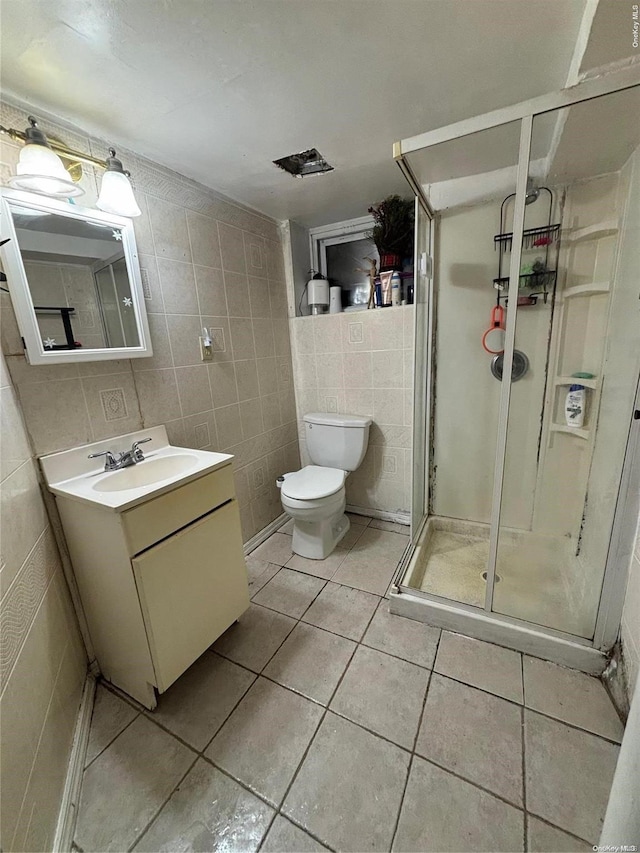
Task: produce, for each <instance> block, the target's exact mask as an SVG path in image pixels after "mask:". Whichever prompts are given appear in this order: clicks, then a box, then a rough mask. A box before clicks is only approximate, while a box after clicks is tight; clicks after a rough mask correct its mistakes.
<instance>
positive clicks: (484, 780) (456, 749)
mask: <svg viewBox="0 0 640 853" xmlns="http://www.w3.org/2000/svg"><path fill="white" fill-rule="evenodd" d="M416 752H418V753H419V754H420V755H422V756H423V757H424V758H428V759H429V760H430V761H434V762H435V763H436V764H439V765H441V766H442V767H445V768H446V769H447V770H451V771H453V772H454V773H457V774H458V775H460V776H464V778H465V779H468V780H469V781H470V782H475V783H476V784H477V785H481V786H482V787H483V788H487V789H488V790H490V791H492V792H493V793H494V794H498V796H500V797H504V799H505V800H509V801H510V802H512V803H514V805H516V806H519V807H521V806H522V708H521V707H520V706H518V705H514V704H512V703H511V702H507V701H506V700H505V699H500V698H499V697H498V696H492V695H491V694H490V693H485V692H484V691H483V690H476V688H475V687H468V686H467V685H466V684H460V683H459V682H457V681H452V680H451V679H450V678H444V677H443V676H441V675H438V674H437V673H435V672H434V674H433V676H432V678H431V683H430V684H429V693H428V695H427V702H426V705H425V708H424V714H423V717H422V722H421V724H420V733H419V734H418V741H417V743H416Z"/></svg>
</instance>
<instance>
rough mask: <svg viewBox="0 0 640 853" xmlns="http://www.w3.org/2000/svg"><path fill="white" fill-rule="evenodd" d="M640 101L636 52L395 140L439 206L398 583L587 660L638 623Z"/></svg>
mask: <svg viewBox="0 0 640 853" xmlns="http://www.w3.org/2000/svg"><path fill="white" fill-rule="evenodd" d="M614 78H615V79H614ZM639 117H640V73H639V71H638V69H632V68H629V69H622V70H620V71H618V72H615V74H614V75H611V76H610V78H609V79H606V78H598V79H593V80H588V81H585V82H583V83H580V84H578V85H577V86H576V87H574V88H573V89H570V90H565V91H563V92H559V93H552V94H550V95H548V96H543V97H542V98H538V99H536V100H534V101H530V102H526V103H524V104H519V105H515V106H514V107H512V108H507V109H505V110H500V111H497V112H496V113H494V114H489V115H487V116H479V117H477V118H474V119H469V120H468V121H463V122H460V123H459V124H458V125H451V126H449V127H446V128H441V129H439V130H436V131H431V132H429V133H426V134H423V135H421V136H417V137H413V138H412V139H410V140H404V141H403V142H402V143H398V144H397V146H396V149H395V156H396V160H397V161H398V162H399V165H400V166H401V168H402V169H403V171H404V173H405V176H406V177H407V179H408V181H409V183H410V184H411V186H412V187H413V189H414V191H415V192H416V195H418V196H420V197H421V198H422V199H424V201H425V207H426V209H428V210H431V211H433V220H432V222H431V226H430V231H431V243H432V249H431V252H430V254H431V257H432V259H433V270H434V273H433V281H432V282H429V284H428V286H426V285H425V287H424V289H423V291H422V294H423V295H424V294H427V303H426V305H424V306H421V305H420V302H419V297H420V294H419V292H418V290H417V292H416V302H417V304H416V338H415V362H414V370H415V377H414V394H415V400H414V455H413V462H414V465H413V477H414V483H413V486H414V488H413V512H412V523H413V525H414V527H413V531H412V532H413V537H414V545H415V547H414V549H413V551H412V553H411V555H410V557H409V558H408V560H407V562H406V564H405V565H406V570H405V569H404V567H403V574H402V577H401V578H400V579H399V581H398V592H397V593H394V594H395V595H397V596H398V600H401V599H402V595H403V594H405V593H407V594H410V596H412V598H411V601H410V603H409V604H408V607H409V610H408V611H407V614H408V615H412V616H413V618H421V617H420V616H418V615H416V614H417V613H418V610H416V609H415V602H424V604H425V605H427V606H428V607H429V608H430V609H429V611H428V612H429V614H430V615H429V616H428V617H425V618H426V621H431V620H435V624H442V625H445V626H451V625H453V627H454V630H464V626H465V625H467V626H475V627H474V629H473V631H471V633H474V631H475V632H476V633H475V635H476V636H480V635H482V633H483V632H484V636H485V637H489V638H495V637H497V636H502V637H503V638H505V642H506V634H504V635H498V634H496V633H495V632H496V631H497V630H498V626H499V628H500V630H505V629H506V630H507V633H508V634H509V638H510V640H511V641H513V642H514V643H517V642H520V643H521V645H522V646H523V647H526V648H530V647H531V646H530V645H528V644H530V643H531V642H535V643H543V644H545V643H546V644H547V645H546V646H545V649H546V650H547V651H548V650H549V649H550V648H551V646H553V647H554V648H557V649H561V651H560V652H559V659H561V660H562V661H563V662H568V661H574V662H576V665H578V666H582V665H585V667H587V668H588V666H589V665H591V663H585V662H586V661H592V660H595V658H591V657H589V655H590V654H591V653H593V652H594V649H593V648H589V647H590V646H591V647H593V646H595V647H596V648H608V647H610V646H611V645H612V643H613V641H614V640H615V631H616V630H617V627H618V625H619V616H620V613H617V615H616V613H615V612H612V607H613V611H615V609H616V607H618V605H620V607H621V604H620V602H621V600H622V595H623V592H621V590H623V586H624V571H622V570H621V569H620V567H619V566H618V567H616V566H614V565H613V562H612V561H613V559H614V556H615V554H616V553H620V552H621V550H622V551H623V552H624V548H626V547H627V546H626V545H625V546H624V547H622V544H620V543H617V541H613V539H612V537H613V531H614V530H616V529H618V528H620V522H619V520H618V516H617V515H616V513H617V512H618V511H619V510H620V503H621V499H619V489H620V484H621V481H623V480H624V477H623V471H624V466H625V464H626V461H625V460H628V458H629V455H630V451H628V447H632V446H635V445H634V442H635V443H637V439H636V437H635V436H636V435H637V433H638V432H639V430H638V428H637V422H634V421H633V420H632V417H633V406H634V394H635V390H636V387H637V383H638V376H639V373H640V318H639V316H638V288H637V270H638V268H640V256H639V251H640V250H639V247H640V120H639ZM596 131H597V132H596ZM419 318H422V319H419ZM425 322H426V330H425V328H424V326H423V323H425ZM514 371H515V372H514ZM576 374H577V375H576ZM575 386H579V387H578V388H575ZM569 391H571V392H572V393H574V394H575V393H577V394H578V399H579V400H581V401H582V402H581V404H580V406H578V408H582V410H583V411H584V420H583V421H582V422H578V423H576V422H574V421H573V420H572V418H573V415H572V414H571V412H572V411H575V408H576V405H575V398H572V400H573V401H574V402H573V403H572V404H571V406H573V408H571V406H570V407H569V408H570V411H569V412H567V411H566V406H565V403H566V400H567V394H568V392H569ZM633 423H635V424H636V428H635V432H630V430H631V426H632V424H633ZM425 519H426V522H425V521H424V520H425ZM627 526H628V525H627ZM626 535H627V534H626V532H625V536H626ZM627 538H628V537H627ZM616 549H617V550H616ZM406 598H407V600H408V596H407V597H406ZM603 601H604V602H605V603H606V606H603V603H602V602H603ZM612 601H614V602H615V605H613V606H611V605H610V602H612ZM452 605H453V607H452ZM618 609H620V608H619V607H618ZM394 612H401V610H400V609H399V608H398V609H397V610H395V611H394ZM453 614H456V615H455V616H454V615H453ZM465 614H466V616H465ZM458 616H459V617H460V621H456V620H457V619H458ZM472 617H473V618H472ZM483 620H484V621H483ZM616 620H617V622H616ZM479 625H485V627H484V628H482V629H479V628H478V626H479ZM478 632H479V633H478ZM533 636H535V638H536V639H535V641H532V639H531V638H532V637H533ZM518 637H519V638H520V639H519V640H517V638H518ZM498 641H499V640H498ZM549 643H551V646H550V645H549ZM507 644H508V643H507ZM536 648H540V646H536ZM567 650H568V651H567ZM549 653H550V652H549Z"/></svg>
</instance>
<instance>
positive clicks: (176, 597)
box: [131, 500, 249, 692]
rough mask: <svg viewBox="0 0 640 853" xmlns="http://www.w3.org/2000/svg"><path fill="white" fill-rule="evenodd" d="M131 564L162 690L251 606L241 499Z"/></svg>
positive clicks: (203, 519) (161, 543) (192, 525)
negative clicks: (241, 523) (240, 506)
mask: <svg viewBox="0 0 640 853" xmlns="http://www.w3.org/2000/svg"><path fill="white" fill-rule="evenodd" d="M131 562H132V565H133V571H134V574H135V577H136V583H137V586H138V595H139V596H140V604H141V607H142V615H143V617H144V621H145V627H146V630H147V637H148V639H149V648H150V649H151V659H152V661H153V668H154V671H155V674H156V681H157V684H156V686H157V687H158V690H160V692H162V691H164V690H166V689H167V688H168V687H169V685H170V684H172V683H173V682H174V681H175V680H176V678H178V677H179V676H180V675H182V673H183V672H184V671H185V670H186V669H187V668H188V667H189V666H191V664H192V663H193V662H194V661H195V660H196V659H197V658H198V657H200V655H201V654H202V653H203V652H204V651H205V649H207V648H208V647H209V646H210V645H211V644H212V643H213V642H214V641H215V640H217V638H218V637H219V636H220V634H222V633H223V632H224V631H225V630H226V629H227V628H228V627H229V625H231V624H232V622H234V621H235V620H236V619H238V618H239V616H240V615H241V614H242V613H244V611H245V610H246V609H247V607H248V606H249V589H248V583H247V570H246V566H245V562H244V555H243V551H242V535H241V532H240V513H239V512H238V504H237V501H235V500H234V501H231V502H230V503H228V504H225V505H224V506H223V507H220V509H217V510H215V512H212V513H211V514H210V515H207V516H205V517H204V518H202V519H200V521H196V522H195V523H194V524H191V525H190V526H189V527H186V528H185V529H184V530H181V531H180V532H179V533H176V534H175V535H174V536H171V537H169V539H165V540H164V542H160V543H159V544H158V545H156V546H154V547H153V548H150V549H149V550H148V551H145V553H144V554H140V556H138V557H135V558H134V559H133V560H132V561H131Z"/></svg>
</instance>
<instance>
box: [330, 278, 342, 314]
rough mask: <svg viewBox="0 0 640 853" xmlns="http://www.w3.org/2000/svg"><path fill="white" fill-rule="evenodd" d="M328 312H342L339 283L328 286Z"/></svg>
mask: <svg viewBox="0 0 640 853" xmlns="http://www.w3.org/2000/svg"><path fill="white" fill-rule="evenodd" d="M329 290H330V293H331V295H330V296H329V314H341V313H342V288H341V287H340V286H339V285H335V286H334V287H331V288H329Z"/></svg>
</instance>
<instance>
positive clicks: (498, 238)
mask: <svg viewBox="0 0 640 853" xmlns="http://www.w3.org/2000/svg"><path fill="white" fill-rule="evenodd" d="M543 190H544V191H545V192H546V193H547V194H548V196H549V213H548V217H547V220H548V221H547V224H546V225H539V226H537V227H535V228H525V229H524V231H523V234H522V248H523V249H524V250H525V251H526V250H529V251H530V250H533V249H540V251H543V250H544V269H541V270H534V271H533V272H527V273H521V274H520V278H519V282H518V292H519V296H518V304H519V305H536V304H537V302H538V298H539V297H542V298H543V300H544V303H545V304H546V303H547V299H548V297H549V294H550V293H553V292H555V287H556V280H557V275H558V273H557V269H550V267H549V256H550V252H551V247H552V246H555V249H556V251H555V258H554V259H553V261H554V263H555V266H556V267H557V259H558V250H559V242H560V223H559V222H556V223H552V221H551V216H552V213H553V193H552V192H551V190H550V189H549V188H548V187H538V188H537V190H535V197H534V198H533V201H534V202H535V201H536V200H537V198H538V197H539V195H540V193H541V192H542V191H543ZM515 195H516V194H515V193H511V194H510V195H508V196H506V198H504V199H503V201H502V204H501V205H500V233H499V234H496V235H495V236H494V238H493V247H494V249H496V250H497V251H498V252H499V256H498V275H497V277H496V278H494V279H493V287H494V288H495V290H497V291H498V292H497V294H496V304H497V305H500V301H501V300H502V299H504V300H505V305H506V304H507V290H508V287H509V275H508V270H505V266H506V258H505V256H506V255H507V254H508V253H509V252H510V251H511V249H512V248H513V231H505V211H506V207H507V203H508V202H509V201H510V200H511V199H514V198H515ZM505 272H506V273H507V274H506V275H505ZM520 291H522V292H520Z"/></svg>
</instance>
